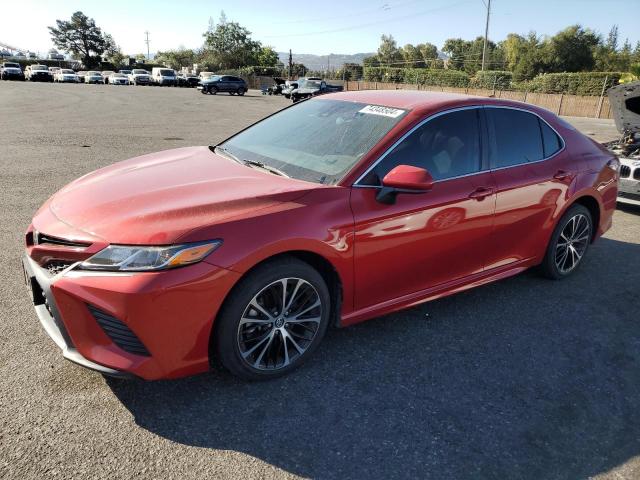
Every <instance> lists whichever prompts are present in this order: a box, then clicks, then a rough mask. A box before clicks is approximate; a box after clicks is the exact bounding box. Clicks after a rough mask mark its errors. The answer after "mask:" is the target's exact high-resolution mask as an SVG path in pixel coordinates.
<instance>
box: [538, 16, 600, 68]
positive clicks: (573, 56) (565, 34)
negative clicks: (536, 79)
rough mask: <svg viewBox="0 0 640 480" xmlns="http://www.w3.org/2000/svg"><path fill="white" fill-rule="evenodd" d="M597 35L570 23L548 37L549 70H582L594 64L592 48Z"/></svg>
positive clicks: (595, 43)
mask: <svg viewBox="0 0 640 480" xmlns="http://www.w3.org/2000/svg"><path fill="white" fill-rule="evenodd" d="M598 44H599V38H598V36H597V35H596V34H595V33H594V32H593V31H591V30H589V29H585V28H583V27H582V26H580V25H572V26H570V27H567V28H565V29H564V30H562V31H560V32H558V33H557V34H555V35H554V36H553V37H551V38H550V39H549V44H548V49H549V57H550V62H549V66H550V68H551V71H554V72H584V71H589V70H592V69H593V67H594V65H595V58H594V50H595V48H596V47H597V46H598Z"/></svg>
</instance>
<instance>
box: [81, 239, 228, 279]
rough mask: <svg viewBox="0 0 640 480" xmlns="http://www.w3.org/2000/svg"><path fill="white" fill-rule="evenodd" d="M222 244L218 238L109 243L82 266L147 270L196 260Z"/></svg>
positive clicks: (131, 270) (182, 264)
mask: <svg viewBox="0 0 640 480" xmlns="http://www.w3.org/2000/svg"><path fill="white" fill-rule="evenodd" d="M221 244H222V241H221V240H213V241H210V242H199V243H186V244H182V245H169V246H162V247H141V246H135V245H110V246H108V247H107V248H105V249H104V250H100V251H99V252H98V253H96V254H95V255H94V256H92V257H91V258H89V259H87V260H85V261H84V262H82V263H81V264H80V265H79V266H78V268H80V269H82V270H108V271H120V272H148V271H154V270H166V269H168V268H175V267H181V266H184V265H191V264H192V263H197V262H199V261H200V260H202V259H203V258H204V257H206V256H207V255H209V254H210V253H211V252H213V251H214V250H215V249H216V248H218V247H219V246H220V245H221Z"/></svg>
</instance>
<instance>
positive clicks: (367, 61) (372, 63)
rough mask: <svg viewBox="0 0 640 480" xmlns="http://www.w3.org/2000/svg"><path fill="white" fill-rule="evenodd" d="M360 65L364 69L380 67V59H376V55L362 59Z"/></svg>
mask: <svg viewBox="0 0 640 480" xmlns="http://www.w3.org/2000/svg"><path fill="white" fill-rule="evenodd" d="M362 65H364V66H365V67H379V66H380V59H379V58H378V56H377V55H372V56H370V57H364V58H363V59H362Z"/></svg>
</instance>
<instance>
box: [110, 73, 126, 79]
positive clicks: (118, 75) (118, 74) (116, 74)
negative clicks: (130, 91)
mask: <svg viewBox="0 0 640 480" xmlns="http://www.w3.org/2000/svg"><path fill="white" fill-rule="evenodd" d="M111 76H112V77H117V78H124V74H123V73H114V74H113V75H111Z"/></svg>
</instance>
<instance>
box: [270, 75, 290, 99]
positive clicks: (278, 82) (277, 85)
mask: <svg viewBox="0 0 640 480" xmlns="http://www.w3.org/2000/svg"><path fill="white" fill-rule="evenodd" d="M285 85H286V83H285V79H284V78H278V77H274V79H273V85H271V86H270V87H269V88H268V89H267V93H268V94H269V95H282V89H283V88H284V87H285Z"/></svg>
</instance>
